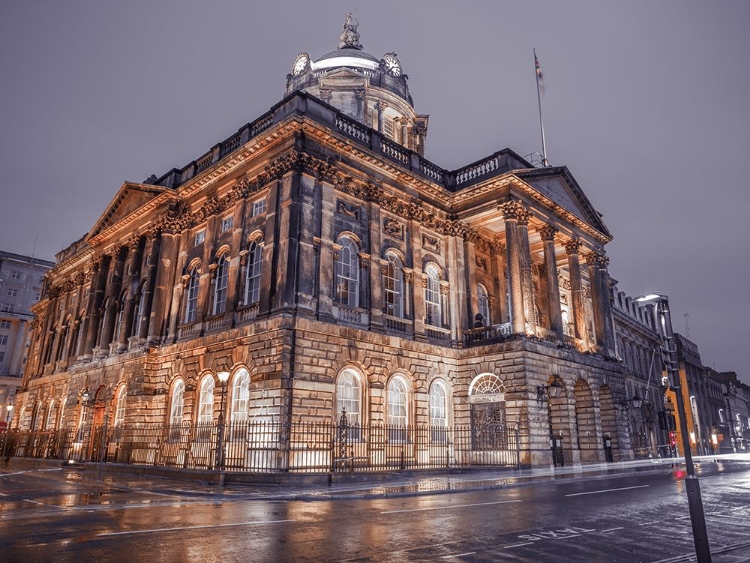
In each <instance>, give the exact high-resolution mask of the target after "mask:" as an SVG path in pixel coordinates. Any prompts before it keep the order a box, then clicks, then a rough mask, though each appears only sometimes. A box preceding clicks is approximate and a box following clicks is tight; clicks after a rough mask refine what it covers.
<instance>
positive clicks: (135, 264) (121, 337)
mask: <svg viewBox="0 0 750 563" xmlns="http://www.w3.org/2000/svg"><path fill="white" fill-rule="evenodd" d="M128 253H129V254H130V274H129V275H128V276H127V277H126V278H125V280H124V282H123V285H125V287H128V288H129V291H128V296H127V298H126V300H125V304H124V307H125V311H124V313H123V316H122V324H121V325H120V334H118V335H116V337H117V350H118V351H120V352H124V351H125V350H127V349H128V338H129V337H130V334H131V332H132V331H133V316H134V314H135V304H136V301H137V297H136V296H137V293H138V283H139V281H140V273H141V261H142V260H143V241H142V240H141V239H140V237H137V238H135V240H131V241H130V245H129V249H128Z"/></svg>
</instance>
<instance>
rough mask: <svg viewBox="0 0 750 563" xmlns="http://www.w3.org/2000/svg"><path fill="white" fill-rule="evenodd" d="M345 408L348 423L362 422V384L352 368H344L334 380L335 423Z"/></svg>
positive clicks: (356, 423)
mask: <svg viewBox="0 0 750 563" xmlns="http://www.w3.org/2000/svg"><path fill="white" fill-rule="evenodd" d="M344 410H346V420H347V422H348V424H350V425H358V424H361V423H362V385H361V384H360V377H359V374H358V373H357V372H356V371H355V370H353V369H345V370H344V371H342V372H341V373H340V374H339V376H338V379H337V380H336V421H335V422H336V424H338V423H339V422H340V421H341V415H342V414H343V412H344Z"/></svg>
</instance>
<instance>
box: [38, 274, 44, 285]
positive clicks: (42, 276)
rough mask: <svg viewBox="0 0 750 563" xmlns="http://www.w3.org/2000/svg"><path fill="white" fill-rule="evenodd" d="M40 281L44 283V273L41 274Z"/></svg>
mask: <svg viewBox="0 0 750 563" xmlns="http://www.w3.org/2000/svg"><path fill="white" fill-rule="evenodd" d="M39 283H40V284H41V283H44V275H41V276H39Z"/></svg>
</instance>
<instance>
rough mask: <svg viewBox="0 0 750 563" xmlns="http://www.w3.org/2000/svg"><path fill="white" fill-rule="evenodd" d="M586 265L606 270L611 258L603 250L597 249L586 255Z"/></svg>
mask: <svg viewBox="0 0 750 563" xmlns="http://www.w3.org/2000/svg"><path fill="white" fill-rule="evenodd" d="M586 264H588V265H589V266H597V267H598V268H599V269H601V270H604V269H606V268H607V266H609V257H608V256H607V255H606V254H605V252H604V251H603V250H601V249H598V248H597V249H596V250H594V251H592V252H589V253H588V254H587V255H586Z"/></svg>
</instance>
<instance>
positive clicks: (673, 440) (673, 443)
mask: <svg viewBox="0 0 750 563" xmlns="http://www.w3.org/2000/svg"><path fill="white" fill-rule="evenodd" d="M669 445H670V446H672V447H673V448H674V447H675V446H676V445H677V433H676V432H675V431H674V430H673V431H671V432H670V433H669Z"/></svg>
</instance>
